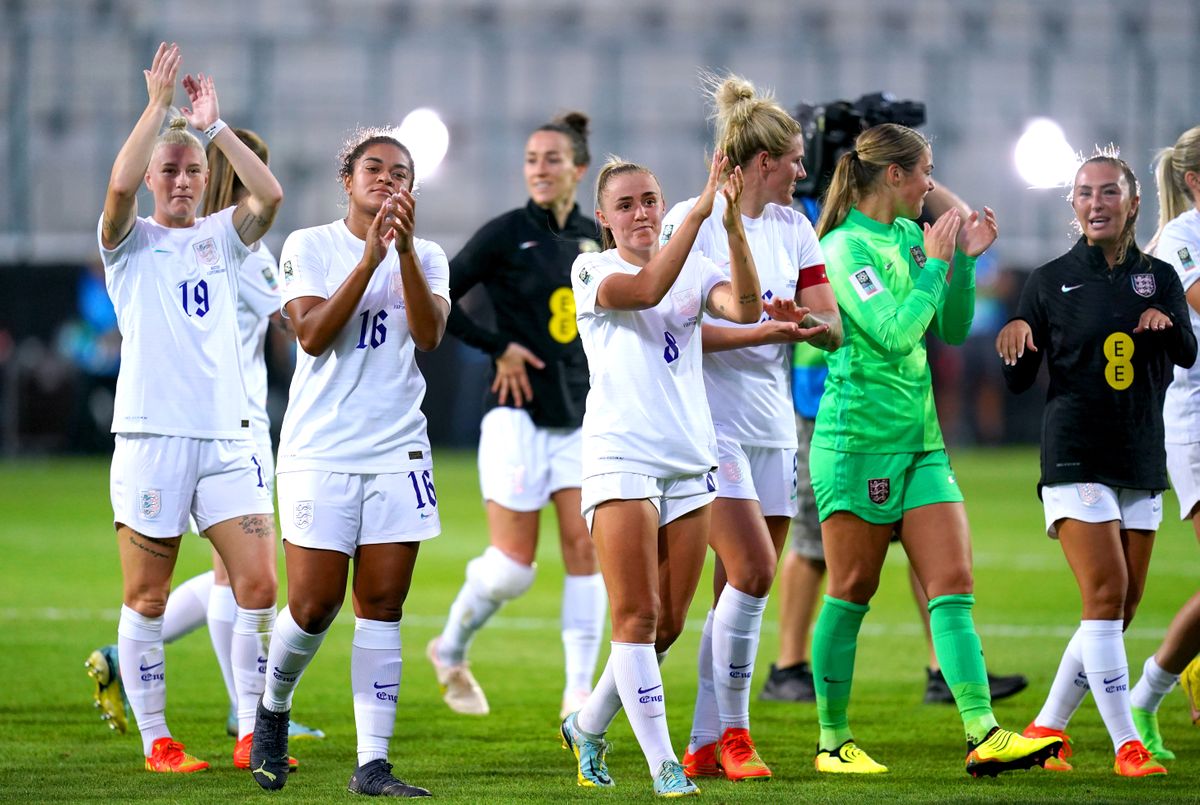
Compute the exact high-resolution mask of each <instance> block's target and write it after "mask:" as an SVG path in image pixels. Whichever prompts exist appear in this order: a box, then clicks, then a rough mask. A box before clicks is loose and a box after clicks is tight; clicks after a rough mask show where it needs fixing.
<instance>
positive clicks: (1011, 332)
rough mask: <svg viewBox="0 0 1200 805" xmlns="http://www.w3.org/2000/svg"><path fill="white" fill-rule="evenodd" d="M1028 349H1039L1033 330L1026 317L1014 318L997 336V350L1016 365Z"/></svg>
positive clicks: (1011, 363)
mask: <svg viewBox="0 0 1200 805" xmlns="http://www.w3.org/2000/svg"><path fill="white" fill-rule="evenodd" d="M1135 332H1136V330H1135ZM1027 349H1028V350H1031V351H1033V352H1037V351H1038V348H1037V346H1035V345H1034V343H1033V330H1032V329H1031V328H1030V327H1029V322H1027V321H1025V320H1024V319H1013V320H1012V321H1010V322H1009V323H1008V324H1006V325H1004V328H1003V329H1002V330H1000V333H999V334H998V335H997V336H996V352H998V353H999V354H1000V360H1002V361H1004V365H1005V366H1016V365H1017V359H1018V358H1020V357H1023V356H1024V355H1025V350H1027Z"/></svg>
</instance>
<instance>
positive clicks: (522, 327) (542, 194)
mask: <svg viewBox="0 0 1200 805" xmlns="http://www.w3.org/2000/svg"><path fill="white" fill-rule="evenodd" d="M587 129H588V119H587V116H585V115H583V114H581V113H579V112H570V113H567V114H565V115H562V116H561V117H558V118H556V119H555V120H553V121H551V122H549V123H546V124H544V125H542V126H539V127H538V128H537V129H536V130H535V131H534V132H533V133H532V134H530V135H529V140H528V141H527V142H526V143H525V186H526V188H527V189H528V191H529V203H527V204H526V205H525V206H524V207H521V208H520V209H516V210H512V211H510V212H508V213H505V214H504V215H501V216H500V217H499V218H496V219H494V220H492V221H490V222H488V223H487V224H485V225H484V226H483V228H482V229H480V230H479V231H478V232H476V233H475V235H474V237H472V238H471V240H470V241H468V242H467V245H466V246H464V247H463V250H462V251H461V252H459V253H458V256H457V257H455V258H454V259H453V260H451V261H450V298H451V299H452V300H454V301H457V300H458V299H460V298H461V297H462V296H463V294H465V293H466V292H467V291H469V290H470V289H471V288H473V287H474V286H476V285H478V284H482V285H483V287H484V289H485V290H486V291H487V293H488V296H489V297H490V299H491V302H492V308H493V309H494V310H495V312H496V326H495V329H494V330H491V329H487V328H485V327H483V326H481V325H479V324H477V323H476V322H474V321H472V320H471V319H470V318H469V317H468V316H467V314H466V313H465V312H463V310H462V308H461V307H460V306H459V305H457V304H454V305H452V306H451V308H450V321H449V323H448V325H447V326H448V327H449V329H450V332H451V333H453V334H454V335H456V336H458V337H459V338H461V339H462V340H463V341H465V342H466V343H467V344H470V345H471V346H473V347H475V348H477V349H479V350H482V351H483V352H486V353H487V354H488V355H490V356H491V357H492V358H493V360H494V361H495V378H494V382H493V383H492V387H491V395H490V396H489V397H488V400H487V405H488V408H489V409H490V410H488V411H487V413H486V414H485V415H484V417H483V421H482V422H481V423H480V426H479V429H480V435H479V481H480V486H481V487H482V491H483V499H484V502H485V506H486V507H487V518H488V531H489V536H490V541H491V545H489V546H488V548H487V549H486V550H485V551H484V552H483V554H482V555H481V556H479V557H478V558H476V559H472V560H471V561H470V562H469V563H468V564H467V579H466V582H465V583H464V584H463V586H462V589H461V590H459V593H458V596H457V597H456V598H455V600H454V603H453V604H452V605H451V607H450V614H449V617H448V618H447V619H446V626H445V628H444V629H443V630H442V633H441V634H440V635H439V636H438V637H435V638H434V639H433V642H431V643H430V644H429V647H428V650H427V653H428V655H429V658H430V660H431V661H432V662H433V664H434V667H435V669H436V671H437V678H438V683H439V685H440V686H441V687H442V691H443V696H444V698H445V701H446V704H448V705H449V706H450V709H452V710H454V711H455V712H458V713H466V714H469V715H484V714H486V713H487V712H488V702H487V698H486V697H485V696H484V694H483V690H482V689H481V688H480V687H479V684H478V683H477V682H476V681H475V677H474V676H473V675H472V674H471V671H470V668H469V667H468V663H467V661H466V655H467V649H468V647H469V646H470V644H471V640H472V638H473V637H474V636H475V633H476V632H478V631H479V630H480V629H481V628H483V625H484V624H485V623H487V621H488V619H489V618H491V616H492V615H493V614H495V612H496V610H498V609H499V608H500V607H501V606H502V605H503V604H504V602H505V601H508V600H511V599H513V598H516V597H518V596H520V595H521V594H522V593H524V592H525V591H526V590H528V589H529V587H530V585H531V584H533V578H534V571H535V569H536V565H534V561H533V560H534V557H535V556H536V554H537V543H538V516H539V512H540V510H541V509H543V508H544V507H545V506H546V504H547V503H549V502H553V503H554V509H555V514H556V515H557V520H558V532H559V540H560V542H561V546H562V556H563V565H564V566H565V567H566V571H567V575H566V579H565V580H564V581H563V595H562V642H563V651H564V653H565V655H566V672H567V673H566V685H565V686H564V688H563V698H562V707H561V713H560V715H559V718H564V717H565V716H566V715H567V713H571V712H574V711H575V710H578V709H579V708H580V707H581V706H582V705H583V702H584V700H586V699H587V694H588V693H589V692H590V691H591V689H592V677H593V675H594V674H595V671H596V657H597V655H598V653H599V651H600V635H601V632H602V631H603V627H604V603H605V596H604V582H603V580H602V579H601V578H600V574H599V573H598V572H597V570H596V553H595V551H594V550H593V548H592V542H591V538H590V537H589V536H588V531H587V525H586V524H585V523H584V522H583V517H582V516H581V515H580V513H579V484H580V477H579V473H580V468H579V450H580V447H579V426H580V425H581V424H582V422H583V405H584V400H585V398H586V397H587V390H588V367H587V358H586V357H585V356H584V354H583V345H582V344H581V343H580V341H579V335H578V328H577V326H576V324H575V299H574V297H573V296H572V295H571V263H572V261H574V259H575V258H576V257H578V256H579V254H580V253H581V252H587V251H598V250H599V248H600V247H599V245H598V244H597V243H596V241H595V237H596V222H595V221H593V220H592V219H590V218H588V217H587V216H585V215H583V214H582V213H581V212H580V211H579V207H578V205H577V204H576V203H575V191H576V188H578V186H579V181H580V179H582V178H583V175H584V173H586V172H587V167H588V163H589V162H590V161H591V157H590V155H589V154H588V145H587V135H588V131H587Z"/></svg>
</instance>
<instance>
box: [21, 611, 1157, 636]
mask: <svg viewBox="0 0 1200 805" xmlns="http://www.w3.org/2000/svg"><path fill="white" fill-rule="evenodd" d="M120 614H121V613H120V610H119V609H116V608H112V609H84V608H76V609H71V608H64V607H29V608H21V607H6V608H0V623H30V622H47V621H50V622H67V621H69V622H81V621H93V622H98V623H104V622H107V623H111V624H112V625H113V627H114V630H115V628H116V623H117V619H118V618H119V617H120ZM701 621H702V619H700V618H693V619H692V620H691V621H690V622H689V623H688V625H687V630H688V631H689V632H699V631H700V630H701V628H702V627H703V623H702V622H701ZM339 623H342V624H343V625H344V626H346V627H347V628H349V627H350V626H351V625H352V624H351V621H350V620H349V619H342V620H341V621H339ZM445 623H446V618H445V616H444V615H422V614H406V615H405V616H404V624H405V625H407V626H415V627H418V628H422V629H438V628H440V627H441V626H443V625H444V624H445ZM763 627H764V630H765V631H767V632H777V631H778V630H779V623H778V622H777V621H770V620H766V621H763ZM486 628H487V629H488V630H490V631H502V632H503V631H507V632H555V631H558V630H559V629H561V628H562V624H561V621H560V620H559V619H558V618H513V617H504V616H499V617H494V618H492V619H491V620H489V621H488V625H487V627H486ZM976 628H977V629H978V630H979V634H980V635H981V636H983V637H992V638H1012V639H1017V640H1024V639H1028V638H1031V637H1049V638H1056V639H1060V640H1066V639H1068V638H1070V637H1071V635H1073V634H1075V630H1076V629H1077V628H1078V625H1076V624H1070V623H1064V624H1057V625H1051V626H1034V625H1030V624H1016V623H983V624H978V625H977V627H976ZM922 631H923V630H922V628H921V626H920V625H919V624H918V623H917V622H916V621H915V620H913V621H906V622H902V623H879V622H874V623H872V622H871V621H870V620H867V621H866V622H864V623H863V625H862V630H861V633H862V634H864V635H870V636H879V635H902V636H904V637H919V636H921V634H922ZM1166 631H1167V630H1166V629H1165V628H1154V627H1134V628H1132V629H1130V630H1129V631H1128V632H1126V633H1125V634H1126V636H1127V637H1130V638H1133V639H1135V640H1161V639H1162V638H1163V635H1165V634H1166Z"/></svg>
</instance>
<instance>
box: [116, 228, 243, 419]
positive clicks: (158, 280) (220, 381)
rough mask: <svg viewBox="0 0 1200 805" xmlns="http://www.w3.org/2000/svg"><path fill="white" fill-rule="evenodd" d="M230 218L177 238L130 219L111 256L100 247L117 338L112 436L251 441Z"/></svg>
mask: <svg viewBox="0 0 1200 805" xmlns="http://www.w3.org/2000/svg"><path fill="white" fill-rule="evenodd" d="M234 209H235V208H234V207H229V208H227V209H224V210H221V211H220V212H218V213H215V214H213V215H210V216H208V217H206V218H197V219H196V223H195V224H194V225H192V226H190V227H186V228H182V229H179V228H171V227H165V226H163V225H161V224H159V223H157V222H155V221H154V219H153V218H137V219H135V221H134V224H133V229H131V230H130V231H129V234H128V235H126V236H125V239H124V240H123V241H121V242H120V243H119V244H118V245H117V247H116V248H115V249H111V250H109V249H105V248H104V246H103V241H101V246H100V257H101V259H102V260H103V262H104V282H105V286H106V287H107V288H108V295H109V296H110V297H111V298H112V301H113V307H114V309H115V310H116V313H117V323H118V326H119V327H120V330H121V338H122V341H121V372H120V375H119V376H118V377H117V395H116V404H115V408H114V411H113V424H112V431H113V433H152V434H157V435H161V436H187V437H191V438H198V439H249V438H250V437H251V433H250V414H249V406H248V404H247V401H246V387H245V382H244V379H243V377H242V359H241V346H240V342H239V335H238V323H237V297H238V275H239V271H240V270H241V265H242V261H243V260H245V259H246V257H247V256H248V255H249V254H250V250H249V249H248V248H247V247H246V245H245V244H243V243H242V240H241V238H240V237H239V236H238V234H237V232H236V231H235V230H234V228H233V222H232V221H233V211H234ZM100 226H103V220H101V223H100V224H98V225H97V237H99V227H100Z"/></svg>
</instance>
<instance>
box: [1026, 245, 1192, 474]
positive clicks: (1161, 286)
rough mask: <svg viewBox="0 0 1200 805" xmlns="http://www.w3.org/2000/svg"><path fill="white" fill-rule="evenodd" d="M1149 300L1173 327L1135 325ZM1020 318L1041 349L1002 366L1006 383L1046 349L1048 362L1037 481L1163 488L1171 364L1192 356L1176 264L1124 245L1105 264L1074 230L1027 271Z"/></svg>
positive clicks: (1032, 374) (1030, 377) (1032, 367)
mask: <svg viewBox="0 0 1200 805" xmlns="http://www.w3.org/2000/svg"><path fill="white" fill-rule="evenodd" d="M1151 307H1153V308H1157V309H1158V310H1161V311H1162V312H1163V313H1165V314H1167V315H1168V316H1170V317H1171V322H1172V326H1171V327H1169V328H1167V329H1165V330H1163V331H1161V332H1143V333H1134V332H1133V330H1134V328H1135V327H1137V325H1138V320H1139V318H1140V317H1141V315H1142V313H1143V312H1145V310H1146V309H1147V308H1151ZM1017 318H1019V319H1024V320H1025V321H1026V322H1027V323H1028V324H1029V327H1030V329H1031V330H1032V331H1033V343H1034V344H1035V345H1036V346H1037V348H1038V351H1037V352H1034V351H1032V350H1028V349H1027V350H1026V351H1025V354H1024V356H1023V357H1022V358H1020V359H1019V360H1018V361H1017V364H1016V365H1015V366H1005V367H1004V376H1005V380H1006V381H1007V382H1008V385H1009V388H1011V389H1012V390H1013V391H1016V392H1021V391H1024V390H1025V389H1027V388H1029V386H1031V385H1032V384H1033V381H1034V379H1035V378H1036V377H1037V371H1038V367H1039V366H1040V365H1041V361H1042V356H1043V355H1044V356H1045V358H1046V363H1047V366H1048V368H1049V370H1050V389H1049V391H1048V393H1047V395H1046V410H1045V412H1044V414H1043V420H1042V477H1041V482H1040V485H1047V484H1060V483H1079V482H1089V481H1090V482H1094V483H1102V484H1105V485H1107V486H1112V487H1122V488H1126V489H1149V490H1155V491H1160V490H1163V489H1166V488H1167V472H1166V453H1165V451H1164V447H1163V417H1162V410H1163V397H1164V395H1165V394H1166V390H1167V386H1168V384H1170V382H1171V375H1172V364H1178V365H1180V366H1185V367H1187V366H1191V365H1192V363H1193V362H1194V361H1195V359H1196V336H1195V335H1194V334H1193V333H1192V327H1191V322H1190V320H1189V317H1188V307H1187V302H1186V301H1185V298H1184V294H1183V287H1182V286H1181V285H1180V283H1179V277H1178V276H1176V274H1175V271H1174V269H1172V268H1171V266H1169V265H1167V264H1166V263H1164V262H1163V261H1161V260H1158V259H1155V258H1153V257H1150V256H1148V255H1146V254H1143V253H1142V252H1140V251H1139V250H1138V248H1137V247H1136V246H1133V245H1131V246H1130V248H1129V253H1128V254H1127V255H1126V257H1125V260H1124V262H1122V263H1121V264H1120V265H1116V266H1113V267H1112V268H1111V270H1110V269H1109V267H1108V264H1107V263H1106V262H1105V259H1104V255H1103V253H1102V252H1101V250H1100V249H1099V247H1095V246H1088V245H1087V241H1086V240H1084V239H1083V238H1081V239H1080V240H1079V242H1077V243H1076V244H1075V246H1074V247H1073V248H1072V249H1071V251H1069V252H1067V253H1066V254H1065V255H1063V256H1062V257H1059V258H1057V259H1055V260H1052V261H1050V262H1049V263H1047V264H1045V265H1044V266H1042V267H1040V268H1038V269H1037V270H1036V271H1034V272H1033V274H1031V275H1030V277H1029V280H1028V281H1027V282H1026V283H1025V288H1024V290H1023V291H1022V293H1021V303H1020V307H1019V308H1018V311H1017ZM1039 488H1040V487H1039Z"/></svg>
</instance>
